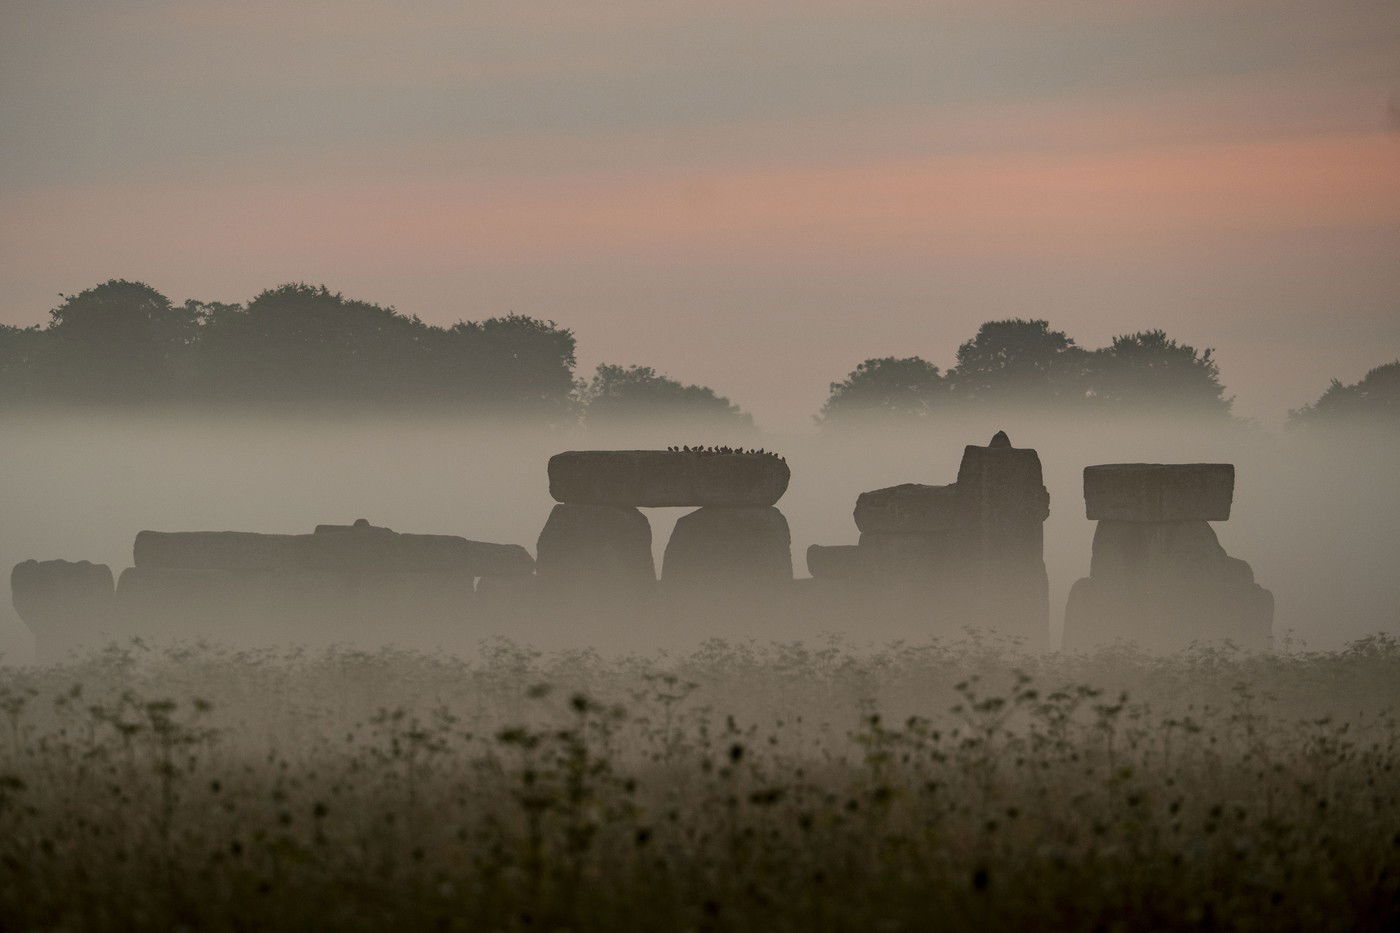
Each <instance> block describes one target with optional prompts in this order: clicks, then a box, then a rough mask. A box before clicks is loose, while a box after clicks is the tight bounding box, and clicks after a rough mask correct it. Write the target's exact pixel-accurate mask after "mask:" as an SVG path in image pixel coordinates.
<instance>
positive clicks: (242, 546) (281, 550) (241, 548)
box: [132, 531, 309, 570]
mask: <svg viewBox="0 0 1400 933" xmlns="http://www.w3.org/2000/svg"><path fill="white" fill-rule="evenodd" d="M306 537H309V535H265V534H258V533H256V532H252V531H142V532H139V533H137V535H136V542H135V545H134V546H133V547H132V563H133V565H134V566H136V567H139V568H143V569H145V568H150V569H153V570H285V569H287V568H290V567H296V566H299V564H300V560H299V557H300V554H299V547H300V540H299V539H302V538H306Z"/></svg>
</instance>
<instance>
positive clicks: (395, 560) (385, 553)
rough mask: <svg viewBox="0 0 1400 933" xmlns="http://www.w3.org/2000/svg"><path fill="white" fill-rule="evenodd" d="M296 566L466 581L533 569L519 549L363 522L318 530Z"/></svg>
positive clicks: (302, 545) (526, 553) (304, 545)
mask: <svg viewBox="0 0 1400 933" xmlns="http://www.w3.org/2000/svg"><path fill="white" fill-rule="evenodd" d="M361 522H363V519H361ZM298 564H299V565H300V566H304V567H309V568H314V569H325V570H372V571H379V572H390V571H397V572H402V573H456V574H460V575H462V576H465V577H482V576H528V575H529V574H531V573H533V572H534V569H535V562H534V559H533V558H531V557H530V552H529V551H527V550H525V549H524V548H523V547H521V546H520V545H518V544H492V543H489V542H485V541H471V540H468V539H467V538H462V537H458V536H456V535H419V534H399V533H397V532H394V531H392V530H390V529H388V528H380V527H377V526H374V525H370V524H369V523H368V522H364V523H363V524H361V523H360V522H357V523H355V524H354V525H317V526H316V533H315V534H314V535H311V536H306V537H305V540H303V541H301V542H300V544H299V554H298Z"/></svg>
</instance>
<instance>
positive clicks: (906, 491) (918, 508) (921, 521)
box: [854, 483, 963, 534]
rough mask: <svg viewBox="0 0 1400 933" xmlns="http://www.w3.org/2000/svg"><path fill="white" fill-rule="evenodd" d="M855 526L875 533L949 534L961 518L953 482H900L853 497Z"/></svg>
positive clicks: (959, 498)
mask: <svg viewBox="0 0 1400 933" xmlns="http://www.w3.org/2000/svg"><path fill="white" fill-rule="evenodd" d="M854 516H855V520H856V528H857V529H858V530H859V531H861V532H862V533H864V532H874V533H877V534H950V533H953V532H954V531H955V530H956V529H957V527H958V525H959V523H960V522H961V521H962V518H963V508H962V498H961V497H960V496H959V495H958V487H957V486H956V485H947V486H926V485H924V484H922V483H903V484H901V485H899V486H889V487H886V488H885V489H873V490H871V491H870V492H863V493H861V494H860V495H859V496H857V497H856V507H855V512H854Z"/></svg>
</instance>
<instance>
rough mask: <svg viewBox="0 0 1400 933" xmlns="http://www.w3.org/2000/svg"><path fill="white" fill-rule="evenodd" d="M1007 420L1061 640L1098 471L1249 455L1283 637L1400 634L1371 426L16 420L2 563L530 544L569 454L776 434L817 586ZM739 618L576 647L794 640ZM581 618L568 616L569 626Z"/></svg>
mask: <svg viewBox="0 0 1400 933" xmlns="http://www.w3.org/2000/svg"><path fill="white" fill-rule="evenodd" d="M998 429H1005V430H1006V431H1007V432H1008V433H1009V434H1010V437H1011V440H1012V443H1013V444H1014V445H1016V446H1021V447H1035V448H1036V449H1038V450H1039V452H1040V457H1041V460H1042V463H1043V465H1044V470H1045V484H1046V486H1047V487H1048V488H1049V491H1050V517H1049V520H1048V521H1047V523H1046V526H1045V547H1046V564H1047V568H1048V571H1049V576H1050V616H1051V632H1050V644H1051V646H1052V647H1053V646H1056V645H1058V642H1059V632H1060V624H1061V621H1062V617H1063V609H1064V602H1065V596H1066V593H1067V591H1068V588H1069V586H1070V584H1072V583H1073V581H1074V580H1076V579H1077V578H1079V577H1081V576H1084V575H1085V574H1086V573H1087V571H1088V565H1089V556H1090V541H1091V538H1092V535H1093V527H1094V526H1093V523H1091V522H1089V521H1088V520H1086V519H1085V517H1084V506H1083V498H1082V494H1081V470H1082V469H1083V467H1084V466H1085V465H1088V464H1094V463H1110V462H1132V461H1148V462H1191V461H1228V462H1232V463H1235V464H1236V465H1237V479H1236V491H1235V502H1234V509H1233V513H1232V515H1231V519H1230V521H1228V522H1223V523H1215V526H1214V527H1215V529H1216V532H1217V533H1218V535H1219V537H1220V540H1221V543H1222V544H1223V545H1224V547H1225V549H1226V550H1227V551H1228V552H1229V553H1230V554H1231V555H1233V556H1235V557H1239V558H1242V559H1244V560H1246V561H1249V562H1250V564H1251V565H1252V566H1253V568H1254V571H1255V576H1256V579H1257V580H1258V582H1259V583H1260V584H1261V585H1263V586H1265V587H1267V588H1269V589H1271V590H1272V591H1273V592H1274V594H1275V597H1276V600H1277V614H1276V617H1275V624H1274V633H1275V639H1276V642H1277V640H1278V638H1279V637H1280V636H1292V637H1294V638H1297V639H1301V640H1302V641H1304V642H1305V643H1306V644H1307V645H1309V646H1311V647H1315V648H1332V647H1336V646H1339V645H1341V644H1342V643H1344V642H1345V641H1347V640H1350V639H1354V638H1357V637H1359V636H1362V635H1364V634H1367V633H1370V632H1375V631H1390V632H1396V631H1400V609H1397V607H1400V574H1397V570H1400V488H1397V484H1396V483H1395V480H1394V476H1395V473H1396V470H1395V464H1396V462H1397V455H1398V454H1400V444H1397V443H1396V441H1395V440H1394V439H1393V438H1392V439H1385V438H1384V437H1382V436H1375V435H1373V436H1367V435H1365V434H1363V433H1361V432H1356V433H1352V434H1349V435H1347V436H1345V437H1342V436H1338V437H1334V438H1326V437H1318V436H1316V435H1312V436H1302V435H1294V434H1280V433H1271V432H1266V431H1263V430H1258V429H1253V428H1248V427H1239V426H1229V427H1224V428H1222V427H1218V426H1217V427H1213V428H1208V427H1202V426H1200V425H1197V424H1192V423H1186V422H1181V421H1171V420H1165V419H1156V420H1152V421H1139V422H1132V423H1113V422H1110V421H1108V420H1103V419H1101V420H1095V421H1092V422H1091V421H1088V420H1079V421H1076V422H1063V421H1060V422H1058V423H1057V421H1056V420H1055V419H1053V418H1050V417H1040V416H1036V415H1027V414H1022V415H1020V416H1017V417H1006V418H1000V419H997V418H990V417H989V418H979V419H969V420H963V421H959V420H955V419H952V418H949V419H947V420H940V421H937V422H935V423H933V424H928V425H923V426H916V427H904V428H891V429H887V430H880V429H874V428H872V429H870V430H867V431H851V430H845V431H826V432H823V433H815V432H813V433H809V434H789V435H775V434H766V433H763V432H760V431H753V432H748V433H742V434H736V433H730V434H724V433H715V432H713V431H707V430H705V429H703V428H694V427H684V426H670V427H659V428H658V427H655V426H652V427H646V426H637V427H635V428H630V429H613V430H609V431H607V432H601V431H596V430H595V431H592V432H584V431H581V430H560V429H546V428H539V427H533V426H523V425H499V424H498V425H485V424H481V423H472V422H462V421H450V420H409V419H388V418H377V419H365V420H355V419H351V418H344V417H340V418H336V419H309V418H308V419H306V420H301V421H297V420H289V419H285V418H284V419H279V420H261V419H257V418H253V417H247V418H230V417H227V416H224V417H220V418H218V419H216V420H213V421H209V420H205V419H202V418H200V417H196V416H192V415H166V416H159V415H151V416H145V417H133V416H130V415H125V414H121V415H118V414H113V415H110V416H107V415H101V414H97V415H90V416H74V415H54V416H43V417H40V416H29V417H17V416H6V419H5V420H4V421H3V423H0V437H3V438H4V442H3V444H2V445H0V564H3V566H4V569H5V570H6V571H7V574H6V576H8V569H9V567H10V566H12V565H13V564H14V563H16V562H18V561H21V560H25V559H28V558H37V559H41V560H44V559H53V558H65V559H68V560H90V561H94V562H101V563H107V564H110V565H111V567H112V570H113V572H114V574H119V573H120V571H121V570H122V569H123V568H125V567H128V566H130V565H131V556H132V555H131V547H132V540H133V538H134V537H135V535H136V533H137V532H138V531H140V530H142V529H156V530H165V531H171V530H248V531H262V532H298V533H306V532H310V531H311V530H312V528H313V527H314V526H315V525H316V524H318V523H322V522H333V523H346V522H350V521H352V520H354V519H356V518H361V517H363V518H367V519H369V520H370V521H371V522H372V523H374V524H376V525H385V526H388V527H390V528H393V529H395V530H397V531H402V532H426V533H439V534H456V535H462V536H465V537H468V538H473V539H477V540H486V541H500V542H511V543H519V544H523V545H525V546H526V547H527V548H528V549H529V550H530V551H531V552H532V553H533V552H534V550H535V539H536V537H537V536H538V534H539V532H540V529H541V528H542V526H543V525H544V522H545V519H546V517H547V516H548V514H549V511H550V508H551V506H552V504H553V502H552V500H551V499H550V497H549V492H548V482H547V478H546V472H545V467H546V462H547V460H548V458H549V456H550V455H551V454H553V453H556V452H558V451H562V450H569V449H580V448H632V447H656V446H660V447H665V446H666V445H669V444H715V443H718V444H734V445H742V446H746V447H759V446H762V447H766V448H768V449H770V450H777V451H778V452H779V453H781V454H783V455H784V456H785V457H786V458H787V461H788V463H789V464H790V466H791V468H792V481H791V485H790V486H789V489H788V492H787V494H786V495H785V496H784V497H783V499H782V500H781V501H780V502H779V503H778V508H780V509H781V510H782V511H783V513H784V514H785V515H786V517H787V519H788V522H789V525H790V527H791V529H792V538H793V564H794V569H795V571H796V574H797V576H799V577H801V576H806V568H805V552H806V548H807V546H808V545H809V544H814V543H819V544H843V543H854V542H855V540H856V538H857V531H856V528H855V525H854V523H853V521H852V518H851V510H852V507H853V505H854V503H855V498H856V496H857V494H858V493H860V492H861V491H864V490H868V489H874V488H878V487H883V486H890V485H894V484H898V483H906V482H919V483H932V484H941V483H949V482H952V481H953V480H954V479H955V478H956V475H957V468H958V461H959V457H960V456H961V452H962V448H963V446H964V445H965V444H986V443H987V442H988V439H989V438H990V437H991V435H992V434H993V433H994V432H995V431H996V430H998ZM730 430H731V431H732V429H730ZM686 511H687V510H684V509H651V510H647V514H648V517H649V518H650V520H651V525H652V533H653V545H654V549H655V552H656V557H657V566H658V569H659V568H660V558H661V553H662V551H663V550H664V548H665V545H666V541H667V539H668V537H669V535H670V531H671V527H672V525H673V524H674V522H675V520H676V519H677V518H678V517H679V516H680V515H682V514H684V513H685V512H686ZM5 596H6V598H5V599H4V601H3V605H2V606H0V649H3V650H4V652H5V655H6V656H7V657H8V658H10V659H12V660H13V659H22V658H27V657H28V656H29V654H30V651H31V650H32V647H31V645H32V640H31V637H30V635H29V633H28V631H27V630H26V629H25V627H24V625H23V624H22V623H21V622H20V621H19V619H18V618H17V617H16V616H15V615H14V613H13V610H12V609H11V607H10V604H9V599H8V592H6V594H5ZM537 621H538V622H539V623H540V624H541V625H544V626H553V625H555V623H554V621H553V620H537ZM724 621H725V622H726V623H727V626H728V627H727V628H724V630H723V631H722V632H718V631H715V632H712V631H707V630H704V629H705V626H704V624H703V623H698V624H688V625H687V626H686V627H685V628H684V629H681V628H679V627H678V628H677V629H676V630H673V631H669V632H649V633H645V637H641V638H637V639H635V640H634V639H632V638H631V637H629V635H628V633H627V632H625V631H609V632H606V633H604V632H601V631H588V630H585V629H584V628H582V627H580V628H579V629H578V630H576V631H572V632H570V634H569V640H571V641H573V642H574V643H576V644H578V645H579V646H584V645H590V646H593V647H597V648H599V649H601V650H603V651H626V650H630V649H639V648H640V649H650V648H655V647H662V646H664V647H674V648H677V649H683V648H689V647H693V646H694V645H695V644H697V643H698V642H700V641H701V640H703V639H704V638H705V637H707V636H709V635H712V634H720V633H722V634H725V635H729V636H733V635H734V634H736V633H737V634H747V635H750V636H752V637H754V638H756V639H759V640H765V639H767V638H770V637H784V638H786V637H791V636H792V635H793V634H795V633H794V632H792V631H790V630H787V631H769V630H766V629H765V624H764V621H765V620H764V619H762V618H752V619H746V620H742V621H741V622H739V623H738V627H737V628H736V625H735V620H733V619H728V620H724ZM569 624H570V623H569V621H568V620H562V619H561V620H559V621H558V623H557V626H558V628H560V629H563V628H566V627H568V626H569ZM171 634H172V635H177V636H178V635H179V634H180V633H178V632H173V633H171ZM294 634H295V633H289V635H294ZM468 634H470V633H468ZM796 634H810V635H812V636H817V635H819V634H821V633H820V632H817V631H813V632H810V633H801V632H799V633H796ZM841 634H843V635H846V636H848V637H850V638H852V639H854V640H856V641H871V642H883V641H887V640H889V639H893V638H911V639H922V638H923V637H925V636H926V635H927V634H928V633H927V632H924V631H920V630H918V629H917V628H913V627H911V625H910V623H908V622H903V621H901V622H896V621H893V620H889V619H885V618H882V617H881V615H880V613H878V612H871V613H870V614H868V616H867V617H862V618H852V619H851V620H850V623H849V627H848V628H847V629H846V630H845V631H844V632H842V633H841ZM384 638H385V641H386V642H393V641H395V633H394V632H389V631H386V632H385V633H384ZM471 641H472V639H471V638H467V639H466V640H465V642H464V643H471Z"/></svg>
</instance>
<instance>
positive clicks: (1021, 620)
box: [807, 431, 1050, 643]
mask: <svg viewBox="0 0 1400 933" xmlns="http://www.w3.org/2000/svg"><path fill="white" fill-rule="evenodd" d="M1049 513H1050V494H1049V492H1048V491H1047V490H1046V488H1045V485H1044V482H1043V479H1042V475H1041V465H1040V456H1039V454H1037V453H1036V451H1035V450H1033V449H1031V448H1023V447H1013V446H1011V441H1010V439H1009V438H1008V437H1007V436H1006V434H1005V432H1000V431H999V432H997V434H996V435H995V436H994V437H993V438H992V440H991V443H989V444H988V445H987V446H985V447H979V446H976V445H968V446H967V447H966V448H964V450H963V457H962V462H961V463H960V465H959V467H958V478H957V482H954V483H949V484H947V485H942V486H930V485H924V484H920V483H904V484H902V485H899V486H890V487H887V488H885V489H876V490H873V491H871V492H865V493H861V494H860V496H859V498H857V499H856V507H855V522H856V528H857V529H859V531H860V539H859V544H856V545H845V546H836V547H827V546H822V545H813V546H812V547H810V548H809V549H808V550H807V567H808V570H809V571H810V572H811V574H812V576H813V577H815V578H817V579H819V580H840V581H845V582H852V583H863V584H868V585H870V586H873V587H874V588H875V592H876V593H877V594H879V595H881V596H883V600H882V601H883V602H884V603H886V604H887V605H890V606H892V607H894V608H896V609H899V610H911V607H912V611H918V612H921V613H923V614H924V615H925V616H926V617H927V618H928V621H929V622H931V623H932V624H934V625H935V626H936V627H939V628H941V629H943V630H946V631H956V630H958V629H960V628H962V627H964V626H979V627H988V628H992V629H996V630H999V631H1002V632H1005V633H1008V634H1013V635H1016V636H1018V637H1021V638H1025V639H1026V640H1028V641H1029V642H1031V643H1040V642H1042V641H1044V639H1045V637H1046V633H1047V630H1048V627H1049V595H1048V590H1049V587H1048V582H1047V578H1046V573H1045V559H1044V523H1045V519H1046V517H1047V516H1048V515H1049Z"/></svg>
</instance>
